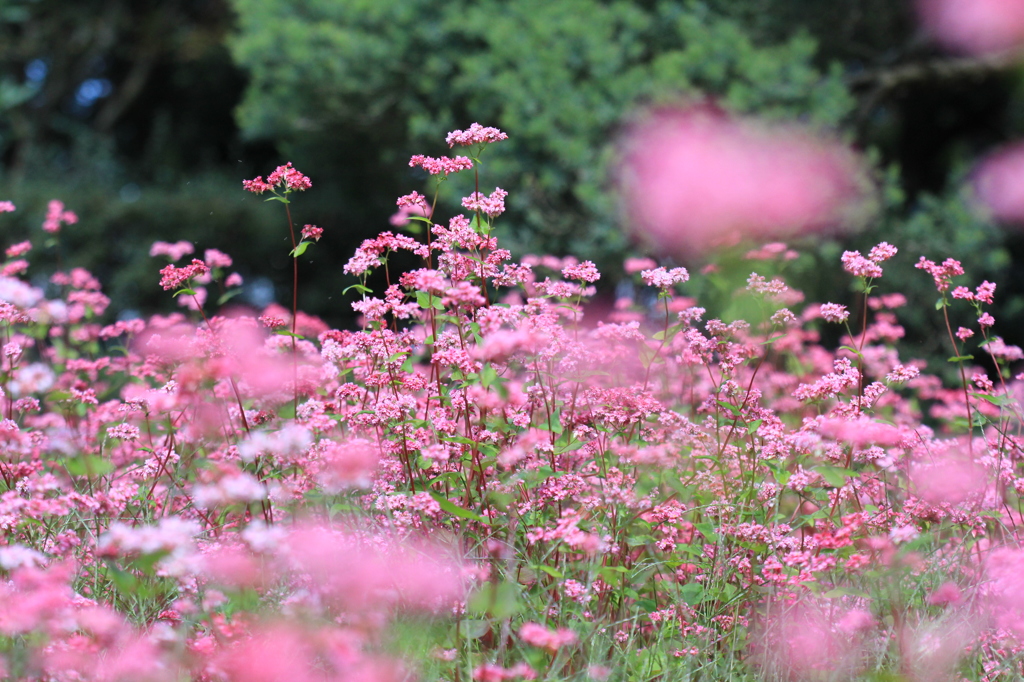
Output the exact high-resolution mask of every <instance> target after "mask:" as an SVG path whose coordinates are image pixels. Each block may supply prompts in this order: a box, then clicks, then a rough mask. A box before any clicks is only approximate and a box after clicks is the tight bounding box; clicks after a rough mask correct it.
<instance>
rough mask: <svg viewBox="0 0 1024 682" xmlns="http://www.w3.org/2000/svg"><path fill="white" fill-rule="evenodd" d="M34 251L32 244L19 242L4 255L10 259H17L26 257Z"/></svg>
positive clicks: (11, 246)
mask: <svg viewBox="0 0 1024 682" xmlns="http://www.w3.org/2000/svg"><path fill="white" fill-rule="evenodd" d="M31 250H32V242H28V241H25V242H18V243H17V244H12V245H10V246H8V247H7V250H6V251H4V255H6V256H7V257H8V258H17V257H18V256H24V255H25V254H26V253H28V252H29V251H31Z"/></svg>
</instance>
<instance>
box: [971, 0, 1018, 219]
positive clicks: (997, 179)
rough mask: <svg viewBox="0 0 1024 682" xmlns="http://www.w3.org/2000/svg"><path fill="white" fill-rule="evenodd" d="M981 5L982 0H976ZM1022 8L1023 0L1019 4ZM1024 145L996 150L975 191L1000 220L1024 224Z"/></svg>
mask: <svg viewBox="0 0 1024 682" xmlns="http://www.w3.org/2000/svg"><path fill="white" fill-rule="evenodd" d="M978 2H979V3H981V4H984V0H978ZM1021 4H1022V7H1024V3H1021ZM1022 178H1024V144H1015V145H1013V146H1011V147H1007V148H1005V149H1003V150H1001V151H998V152H996V153H995V154H993V155H992V156H990V157H989V158H988V159H986V160H985V161H984V162H982V164H981V166H980V167H979V168H978V170H977V172H976V173H975V176H974V186H975V192H976V194H977V196H978V198H979V199H980V200H981V202H982V203H983V204H984V205H985V206H986V207H987V208H988V210H990V211H991V212H992V215H993V216H995V217H996V218H998V219H999V220H1006V221H1009V222H1015V223H1024V180H1022Z"/></svg>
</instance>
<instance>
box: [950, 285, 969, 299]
mask: <svg viewBox="0 0 1024 682" xmlns="http://www.w3.org/2000/svg"><path fill="white" fill-rule="evenodd" d="M949 295H950V296H952V297H953V298H959V299H963V300H965V301H973V300H974V292H972V291H971V290H970V289H968V288H967V287H956V288H955V289H953V291H951V292H950V294H949Z"/></svg>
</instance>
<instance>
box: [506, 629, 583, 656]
mask: <svg viewBox="0 0 1024 682" xmlns="http://www.w3.org/2000/svg"><path fill="white" fill-rule="evenodd" d="M519 639H521V640H523V641H524V642H526V643H527V644H531V645H533V646H535V647H540V648H542V649H547V650H548V652H549V653H552V654H553V653H555V652H556V651H558V650H559V649H561V648H562V647H564V646H568V645H570V644H574V643H575V642H576V633H575V632H573V631H572V630H569V629H567V628H558V629H557V630H549V629H547V628H546V627H544V626H543V625H540V624H538V623H523V625H522V626H521V627H520V628H519Z"/></svg>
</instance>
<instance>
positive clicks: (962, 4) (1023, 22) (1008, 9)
mask: <svg viewBox="0 0 1024 682" xmlns="http://www.w3.org/2000/svg"><path fill="white" fill-rule="evenodd" d="M917 5H918V11H919V13H920V15H921V20H922V22H923V23H924V26H925V28H926V29H928V31H929V32H930V33H932V34H933V35H934V36H935V37H936V38H937V39H938V40H939V42H941V43H942V44H943V45H945V46H946V47H948V48H950V49H953V50H956V51H958V52H966V53H970V54H983V53H991V52H1003V51H1006V50H1011V49H1014V48H1016V47H1018V46H1019V45H1021V43H1024V0H918V3H917Z"/></svg>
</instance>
